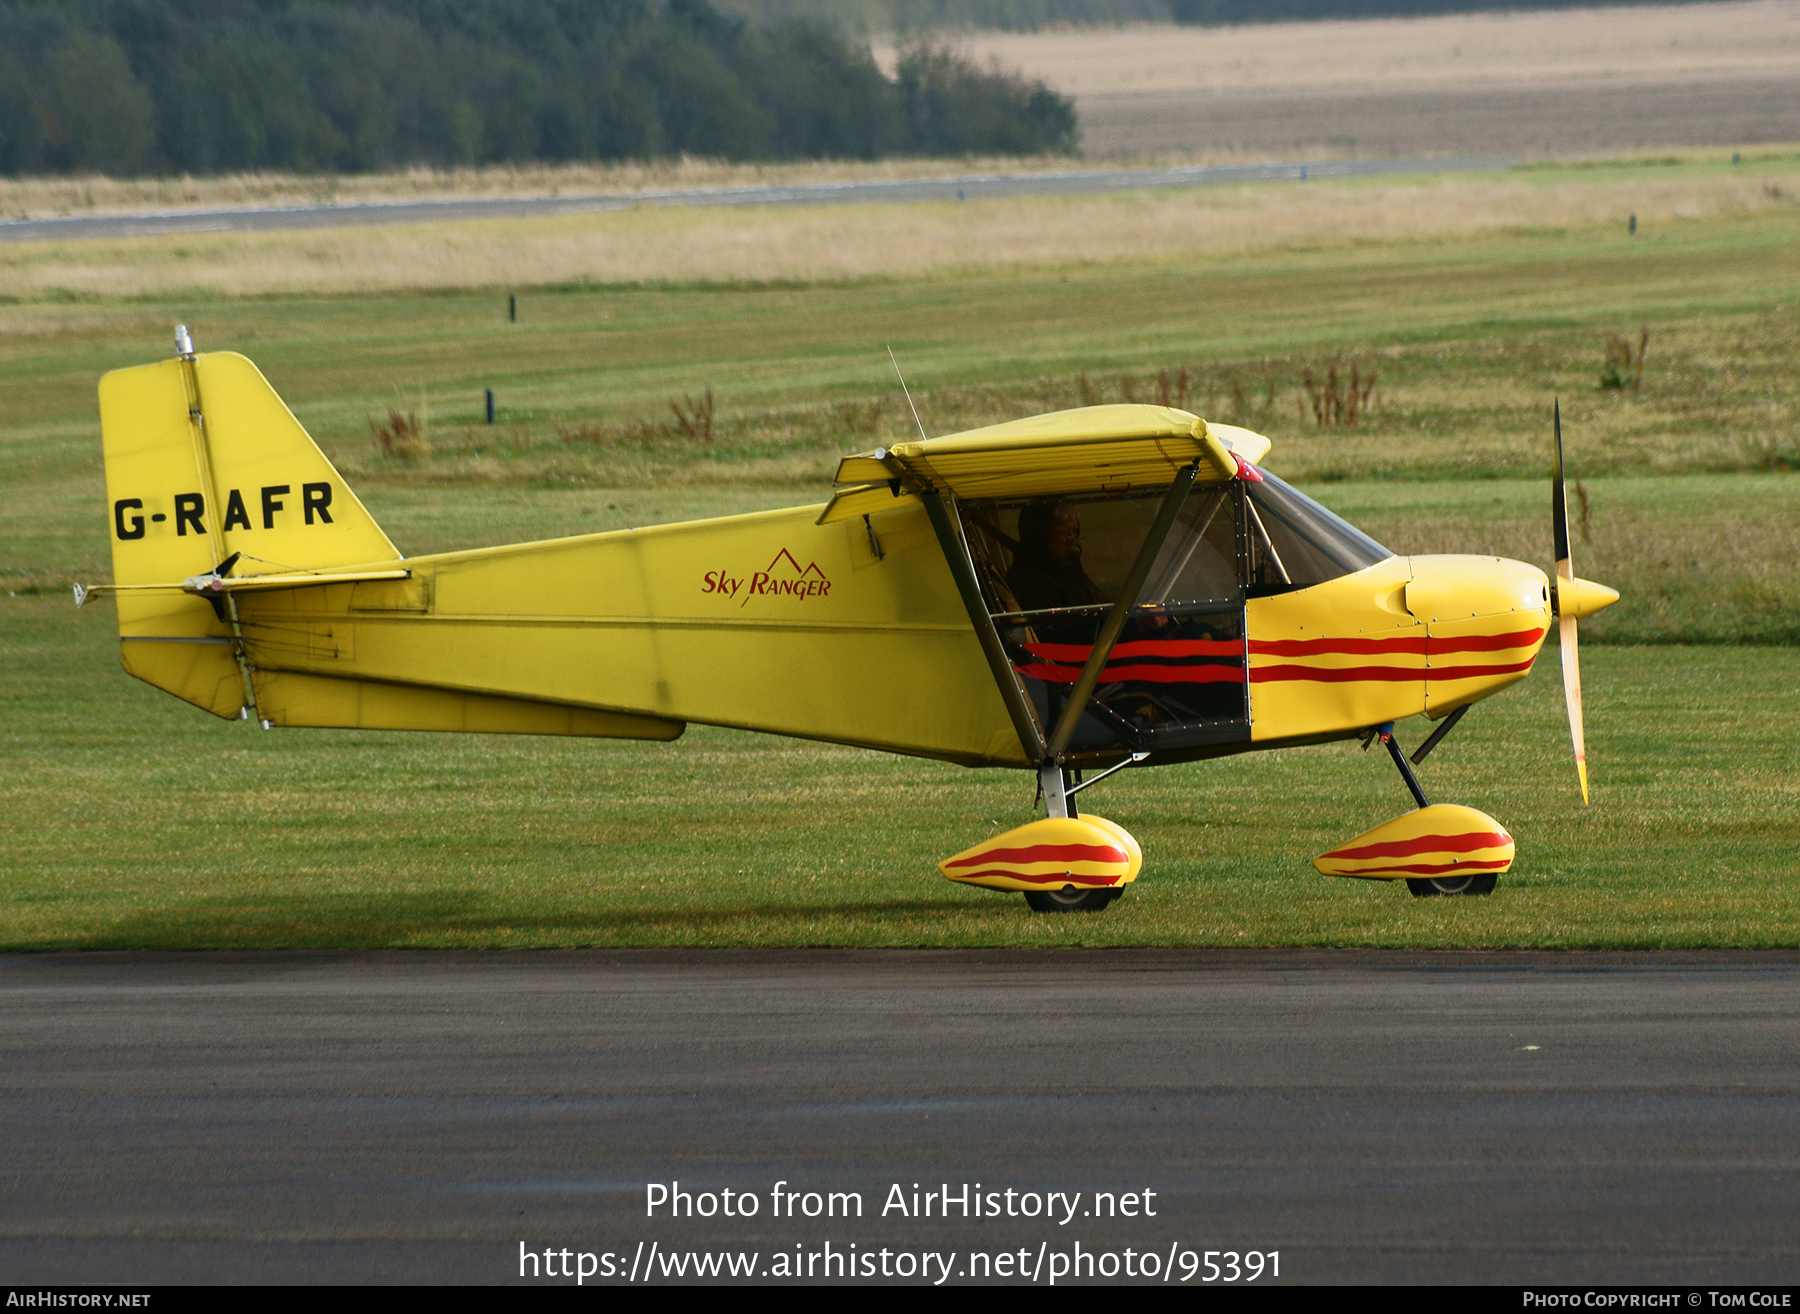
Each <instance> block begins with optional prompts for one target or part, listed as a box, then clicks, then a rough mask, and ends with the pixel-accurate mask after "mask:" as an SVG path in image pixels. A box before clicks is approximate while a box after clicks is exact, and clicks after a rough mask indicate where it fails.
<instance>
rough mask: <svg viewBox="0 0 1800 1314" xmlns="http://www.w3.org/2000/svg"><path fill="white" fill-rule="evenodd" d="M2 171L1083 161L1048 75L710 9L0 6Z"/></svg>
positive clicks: (273, 2)
mask: <svg viewBox="0 0 1800 1314" xmlns="http://www.w3.org/2000/svg"><path fill="white" fill-rule="evenodd" d="M0 30H3V31H5V32H6V33H7V35H8V41H7V42H6V44H5V45H4V47H0V173H7V174H13V175H18V174H32V173H42V172H104V173H110V174H140V173H154V172H176V173H216V172H224V171H232V170H248V169H278V170H294V171H300V172H327V171H342V172H360V171H367V170H376V169H387V168H395V167H401V166H406V165H415V164H428V165H436V166H446V167H447V166H457V165H476V164H496V163H523V162H527V161H575V160H627V159H650V158H655V157H658V156H669V155H683V154H687V155H698V156H707V157H714V158H724V159H732V160H781V159H823V158H837V159H871V158H875V157H878V156H883V155H889V154H913V155H967V154H1036V153H1041V152H1069V151H1073V149H1074V148H1075V145H1076V140H1077V126H1076V120H1075V110H1074V106H1073V105H1072V103H1071V102H1070V101H1069V100H1068V99H1066V98H1065V97H1062V96H1058V95H1057V94H1055V93H1054V92H1052V91H1050V90H1049V89H1048V88H1047V87H1045V86H1044V85H1043V83H1041V82H1032V81H1029V80H1027V79H1025V78H1023V77H1021V76H1019V75H1017V74H1010V73H1007V72H1004V71H1002V70H1000V69H999V68H997V67H991V66H990V67H982V66H979V65H976V64H974V63H972V62H971V61H969V60H967V59H965V58H963V57H961V56H959V55H958V54H956V53H955V52H954V51H952V50H951V49H950V48H949V47H946V46H942V45H938V44H933V43H931V42H930V41H917V42H914V43H913V44H911V45H909V46H907V47H906V48H905V49H904V50H903V51H902V52H901V58H900V60H899V65H898V68H897V70H896V75H895V76H894V77H892V78H889V77H887V76H886V75H884V74H883V72H882V71H881V69H880V68H878V67H877V66H876V64H875V61H874V59H873V58H872V56H871V55H870V53H869V50H868V48H867V47H866V46H865V45H863V44H861V43H860V42H857V41H854V40H852V39H851V38H849V37H848V36H846V35H845V34H844V33H843V31H842V30H841V29H839V28H837V27H835V26H832V25H830V24H828V23H825V22H821V21H818V20H811V19H805V18H793V19H786V20H782V21H779V22H774V23H768V24H757V23H751V22H747V21H744V20H742V19H739V18H735V17H730V16H727V15H724V14H721V13H720V12H718V11H717V10H715V9H713V8H712V7H710V5H709V4H708V3H707V0H663V2H662V3H658V0H356V2H355V3H348V2H346V0H182V3H179V4H177V3H175V2H174V0H57V2H56V3H47V2H46V0H0Z"/></svg>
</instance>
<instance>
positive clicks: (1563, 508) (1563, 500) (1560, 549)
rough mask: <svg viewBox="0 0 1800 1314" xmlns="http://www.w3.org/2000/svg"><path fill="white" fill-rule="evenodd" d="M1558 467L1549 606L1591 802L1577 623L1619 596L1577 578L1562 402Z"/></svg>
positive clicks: (1579, 767) (1578, 766)
mask: <svg viewBox="0 0 1800 1314" xmlns="http://www.w3.org/2000/svg"><path fill="white" fill-rule="evenodd" d="M1554 414H1555V424H1556V467H1555V473H1554V476H1553V484H1554V487H1553V488H1552V490H1551V497H1550V524H1551V534H1552V536H1553V537H1554V538H1555V540H1556V579H1555V581H1554V582H1553V583H1552V584H1551V585H1550V590H1551V591H1550V605H1551V608H1552V610H1554V611H1555V612H1556V617H1557V622H1556V623H1557V639H1558V641H1559V642H1560V644H1561V645H1562V674H1563V701H1564V702H1566V703H1567V704H1568V707H1569V738H1570V739H1571V740H1573V741H1574V744H1575V770H1576V771H1577V772H1578V773H1579V774H1580V776H1581V801H1582V803H1583V804H1585V803H1586V802H1587V801H1588V778H1587V739H1586V736H1585V735H1584V734H1583V731H1582V724H1581V654H1580V651H1579V650H1578V648H1577V646H1576V639H1575V622H1576V621H1578V620H1580V619H1581V617H1583V616H1591V615H1593V614H1594V613H1595V612H1597V611H1599V610H1600V609H1601V608H1602V607H1610V606H1612V604H1613V603H1615V602H1617V601H1618V600H1619V595H1618V593H1617V592H1616V591H1614V590H1613V589H1609V588H1607V587H1606V586H1605V585H1604V584H1595V583H1593V582H1592V581H1591V580H1585V579H1577V578H1576V577H1575V568H1574V565H1573V563H1572V561H1571V560H1570V553H1569V497H1568V492H1567V490H1566V489H1565V488H1564V486H1563V447H1562V402H1561V400H1560V399H1559V400H1558V401H1557V403H1556V409H1555V412H1554Z"/></svg>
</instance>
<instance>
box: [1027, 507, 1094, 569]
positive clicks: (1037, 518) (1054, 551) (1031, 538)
mask: <svg viewBox="0 0 1800 1314" xmlns="http://www.w3.org/2000/svg"><path fill="white" fill-rule="evenodd" d="M1019 545H1020V546H1021V547H1023V548H1024V549H1025V551H1026V552H1028V553H1031V554H1033V555H1036V556H1040V557H1044V558H1047V559H1048V560H1051V561H1054V562H1056V563H1057V564H1058V565H1059V566H1072V565H1074V564H1075V563H1076V562H1078V561H1080V560H1081V515H1080V513H1079V512H1077V511H1076V510H1075V508H1074V507H1073V506H1071V505H1069V503H1067V502H1054V501H1050V500H1045V501H1042V502H1033V503H1031V505H1029V506H1027V507H1026V508H1025V509H1024V510H1022V511H1020V512H1019Z"/></svg>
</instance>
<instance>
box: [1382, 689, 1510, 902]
mask: <svg viewBox="0 0 1800 1314" xmlns="http://www.w3.org/2000/svg"><path fill="white" fill-rule="evenodd" d="M1457 710H1458V711H1461V710H1462V709H1460V708H1458V709H1457ZM1450 724H1452V725H1453V724H1455V722H1454V721H1452V722H1451V723H1450ZM1445 728H1446V729H1447V728H1448V727H1447V726H1446V727H1445ZM1375 734H1376V737H1377V738H1379V739H1380V740H1381V742H1382V746H1383V747H1385V748H1386V749H1387V751H1388V756H1389V757H1391V758H1393V759H1394V766H1395V767H1396V768H1398V770H1399V772H1400V778H1401V779H1402V780H1404V781H1405V782H1406V787H1407V789H1409V790H1410V791H1412V796H1413V801H1414V802H1416V803H1417V804H1418V805H1419V806H1420V807H1421V808H1428V807H1430V806H1431V802H1430V800H1428V799H1427V798H1426V797H1425V791H1424V790H1423V789H1421V788H1420V787H1419V778H1418V777H1417V776H1416V775H1414V774H1413V769H1412V764H1411V763H1410V762H1408V761H1407V760H1406V753H1405V751H1404V750H1402V749H1401V747H1400V741H1399V740H1397V739H1395V738H1394V723H1393V722H1392V721H1389V722H1388V723H1387V724H1386V725H1383V726H1379V727H1377V729H1376V731H1375ZM1440 738H1442V732H1441V731H1440V733H1439V734H1438V735H1434V736H1433V737H1432V738H1431V739H1429V740H1427V741H1426V743H1425V746H1424V747H1423V748H1421V749H1420V750H1419V752H1418V753H1417V754H1416V756H1417V757H1424V756H1425V754H1426V753H1427V752H1429V751H1430V750H1431V749H1432V748H1435V747H1436V746H1437V742H1436V741H1437V740H1438V739H1440ZM1499 879H1500V878H1499V874H1498V873H1496V872H1491V871H1486V872H1448V873H1446V874H1444V875H1442V876H1409V877H1407V878H1406V888H1407V889H1409V890H1411V891H1412V896H1413V898H1415V899H1433V898H1437V897H1439V896H1441V895H1459V894H1460V895H1466V896H1470V897H1473V896H1475V895H1479V894H1492V893H1493V892H1494V882H1495V881H1497V880H1499Z"/></svg>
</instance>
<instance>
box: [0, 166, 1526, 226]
mask: <svg viewBox="0 0 1800 1314" xmlns="http://www.w3.org/2000/svg"><path fill="white" fill-rule="evenodd" d="M1517 162H1518V160H1517V158H1516V157H1512V156H1506V157H1502V156H1495V155H1458V156H1433V157H1428V158H1420V159H1393V160H1320V161H1313V162H1304V161H1303V162H1296V163H1292V164H1228V165H1185V166H1180V167H1175V168H1163V169H1066V170H1050V171H1044V172H1038V173H1016V174H968V175H964V176H960V177H952V178H921V179H879V180H871V181H867V182H826V183H805V184H796V185H793V186H768V187H699V188H687V189H683V190H679V191H642V192H629V193H625V192H621V193H597V194H593V195H587V196H539V197H512V198H493V199H489V198H481V197H458V198H453V199H448V200H441V201H394V202H382V203H373V204H353V205H301V206H261V207H254V208H245V209H220V210H176V211H165V212H158V213H141V214H128V215H67V216H60V217H56V218H47V219H13V220H5V221H0V242H45V241H67V240H69V239H73V238H96V237H146V236H152V235H156V234H161V233H211V232H240V233H253V232H272V231H275V230H278V229H292V228H356V227H365V226H368V225H371V224H426V223H451V222H456V221H460V220H466V219H524V218H532V217H542V216H548V215H561V214H599V213H604V212H606V211H609V210H630V209H634V208H636V207H638V206H651V207H657V206H769V205H870V204H890V205H898V204H907V203H912V202H919V201H963V200H988V199H992V198H996V197H1015V196H1079V195H1097V194H1104V193H1108V192H1131V191H1146V190H1150V191H1161V190H1166V189H1169V188H1180V187H1217V186H1223V185H1226V184H1230V183H1252V182H1296V181H1306V180H1309V179H1325V178H1376V177H1383V176H1391V175H1396V174H1438V173H1468V172H1471V171H1486V170H1492V169H1504V168H1508V167H1510V166H1511V165H1513V164H1516V163H1517Z"/></svg>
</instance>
